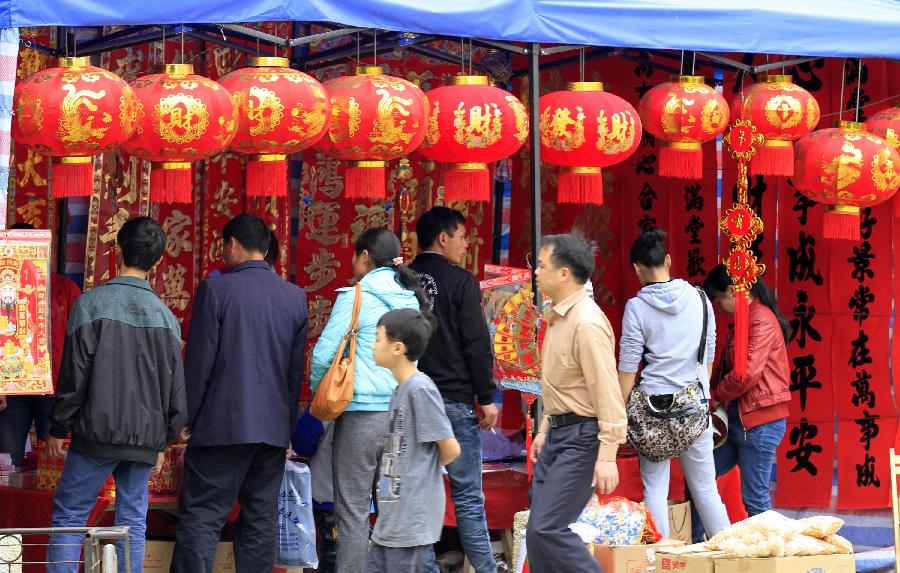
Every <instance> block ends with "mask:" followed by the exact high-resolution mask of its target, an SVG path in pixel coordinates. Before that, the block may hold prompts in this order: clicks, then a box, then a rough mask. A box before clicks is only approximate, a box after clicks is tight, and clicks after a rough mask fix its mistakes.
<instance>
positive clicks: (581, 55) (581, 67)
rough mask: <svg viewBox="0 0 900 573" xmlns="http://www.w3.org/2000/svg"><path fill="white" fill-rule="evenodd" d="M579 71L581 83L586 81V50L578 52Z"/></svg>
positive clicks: (582, 49)
mask: <svg viewBox="0 0 900 573" xmlns="http://www.w3.org/2000/svg"><path fill="white" fill-rule="evenodd" d="M578 71H579V74H580V75H579V78H580V79H579V81H581V82H583V81H584V48H581V49H579V50H578Z"/></svg>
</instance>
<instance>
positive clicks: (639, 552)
mask: <svg viewBox="0 0 900 573" xmlns="http://www.w3.org/2000/svg"><path fill="white" fill-rule="evenodd" d="M681 545H684V543H683V542H681V541H677V540H674V539H663V540H662V541H660V542H659V543H653V544H648V545H595V546H594V559H596V560H597V562H598V563H600V565H602V566H603V570H604V571H605V572H606V573H648V572H652V573H655V572H656V571H659V569H658V567H657V556H656V552H657V551H658V550H661V549H665V548H667V547H678V546H681Z"/></svg>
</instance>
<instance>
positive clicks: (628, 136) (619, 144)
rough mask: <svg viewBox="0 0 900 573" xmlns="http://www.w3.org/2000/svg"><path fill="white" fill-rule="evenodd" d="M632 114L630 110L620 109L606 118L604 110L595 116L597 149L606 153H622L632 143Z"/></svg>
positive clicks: (633, 135)
mask: <svg viewBox="0 0 900 573" xmlns="http://www.w3.org/2000/svg"><path fill="white" fill-rule="evenodd" d="M634 138H635V132H634V116H633V115H632V114H631V112H630V111H620V112H616V113H614V114H612V116H611V117H610V118H609V121H607V119H606V110H603V109H601V110H600V115H598V116H597V150H598V151H602V152H603V153H605V154H606V155H616V154H618V153H623V152H624V151H626V150H628V149H629V148H631V146H632V145H633V144H634Z"/></svg>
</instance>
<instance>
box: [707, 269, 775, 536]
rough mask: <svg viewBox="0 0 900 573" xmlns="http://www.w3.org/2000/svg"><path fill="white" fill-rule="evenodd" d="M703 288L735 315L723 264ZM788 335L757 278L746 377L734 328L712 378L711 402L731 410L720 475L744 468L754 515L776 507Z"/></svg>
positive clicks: (744, 487) (719, 453)
mask: <svg viewBox="0 0 900 573" xmlns="http://www.w3.org/2000/svg"><path fill="white" fill-rule="evenodd" d="M703 288H704V290H705V291H706V294H707V296H709V298H710V300H712V301H714V302H716V303H717V304H718V305H719V308H721V309H722V311H723V312H725V313H726V314H728V315H731V316H733V315H734V306H735V293H734V286H733V285H732V283H731V277H729V276H728V272H727V271H726V269H725V266H724V265H719V266H717V267H715V268H714V269H713V270H712V271H711V272H710V273H709V275H708V276H707V277H706V280H705V281H704V283H703ZM790 333H791V326H790V323H789V322H788V321H787V319H786V318H785V317H784V316H783V315H782V314H781V312H780V311H779V310H778V307H777V306H776V304H775V295H774V294H773V293H772V291H771V290H770V289H769V287H768V286H767V285H766V283H765V281H763V280H762V279H759V280H758V281H757V282H756V285H755V286H754V287H753V288H752V289H751V290H750V336H749V346H748V356H747V375H746V376H745V377H743V378H741V377H739V376H738V375H737V374H736V373H735V372H734V369H733V365H734V332H733V331H730V332H729V334H728V338H727V339H726V342H725V347H724V348H723V350H722V353H721V357H720V359H719V365H718V368H716V369H715V371H714V372H713V378H712V380H711V382H710V387H711V398H712V399H711V400H710V403H711V406H712V407H713V408H714V409H715V408H716V407H718V405H720V404H721V405H723V406H725V407H726V409H727V411H728V438H727V440H726V441H725V443H724V444H722V446H720V447H719V448H717V449H716V450H715V452H714V457H715V460H716V475H717V476H721V475H724V474H725V473H727V472H729V471H730V470H731V469H732V468H734V466H738V467H740V469H741V495H742V497H743V499H744V507H745V508H746V509H747V513H748V514H750V515H751V516H753V515H757V514H759V513H762V512H764V511H768V510H769V509H771V507H772V506H771V500H770V498H769V481H770V479H771V476H772V467H773V465H774V463H775V452H776V450H777V449H778V445H779V444H780V443H781V439H782V438H783V437H784V432H785V428H786V425H787V423H786V418H787V415H788V403H789V402H790V401H791V392H790V390H789V384H790V368H789V366H788V355H787V348H786V342H787V341H788V339H789V338H790ZM698 522H699V517H698V518H697V519H696V520H695V521H694V522H693V523H694V536H695V541H698V539H696V538H697V537H698V534H699V536H700V537H702V534H703V529H702V525H701V526H700V528H699V529H698V528H697V526H696V524H697V523H698ZM700 540H701V541H702V539H700Z"/></svg>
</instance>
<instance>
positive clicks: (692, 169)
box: [659, 142, 703, 179]
mask: <svg viewBox="0 0 900 573" xmlns="http://www.w3.org/2000/svg"><path fill="white" fill-rule="evenodd" d="M659 174H660V175H661V176H662V177H676V178H678V179H703V151H702V150H701V149H700V144H699V143H679V142H667V143H665V144H664V145H663V148H662V149H661V150H660V152H659Z"/></svg>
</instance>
